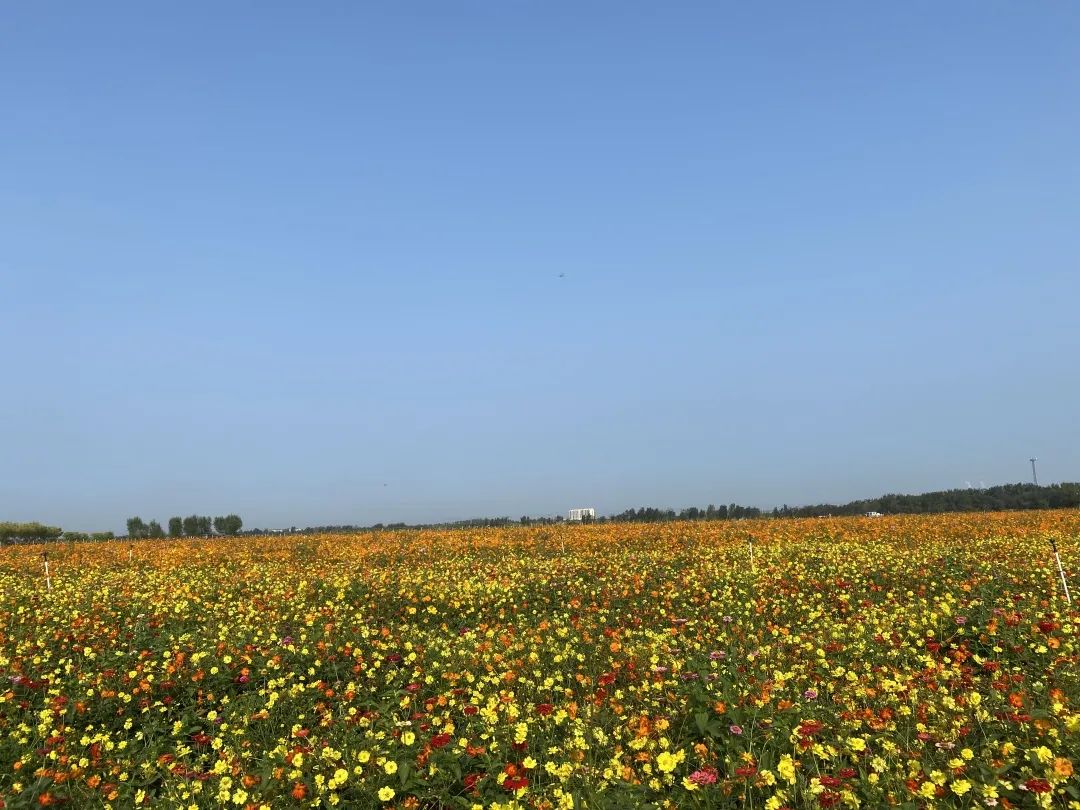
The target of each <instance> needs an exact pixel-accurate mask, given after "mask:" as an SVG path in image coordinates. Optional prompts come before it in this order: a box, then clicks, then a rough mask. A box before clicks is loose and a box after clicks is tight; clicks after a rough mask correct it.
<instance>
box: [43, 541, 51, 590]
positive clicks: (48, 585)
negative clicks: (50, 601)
mask: <svg viewBox="0 0 1080 810" xmlns="http://www.w3.org/2000/svg"><path fill="white" fill-rule="evenodd" d="M41 558H42V559H43V560H45V588H46V590H48V591H52V577H50V576H49V552H47V551H43V552H41Z"/></svg>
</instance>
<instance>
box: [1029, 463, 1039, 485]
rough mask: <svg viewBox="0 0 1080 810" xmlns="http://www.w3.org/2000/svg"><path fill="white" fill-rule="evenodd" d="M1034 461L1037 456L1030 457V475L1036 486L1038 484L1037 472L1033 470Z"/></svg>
mask: <svg viewBox="0 0 1080 810" xmlns="http://www.w3.org/2000/svg"><path fill="white" fill-rule="evenodd" d="M1036 461H1038V459H1037V458H1032V459H1031V477H1032V478H1033V479H1035V486H1038V485H1039V475H1038V473H1036V472H1035V462H1036Z"/></svg>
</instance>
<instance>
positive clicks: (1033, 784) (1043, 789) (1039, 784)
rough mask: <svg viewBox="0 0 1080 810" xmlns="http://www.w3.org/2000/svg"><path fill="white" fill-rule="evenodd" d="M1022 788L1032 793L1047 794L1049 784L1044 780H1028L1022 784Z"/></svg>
mask: <svg viewBox="0 0 1080 810" xmlns="http://www.w3.org/2000/svg"><path fill="white" fill-rule="evenodd" d="M1024 787H1026V788H1027V789H1028V790H1030V791H1031V792H1032V793H1049V792H1050V783H1049V782H1047V781H1046V780H1045V779H1028V780H1027V781H1026V782H1024Z"/></svg>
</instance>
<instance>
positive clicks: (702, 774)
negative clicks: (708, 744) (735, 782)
mask: <svg viewBox="0 0 1080 810" xmlns="http://www.w3.org/2000/svg"><path fill="white" fill-rule="evenodd" d="M690 781H691V782H693V783H694V784H695V785H714V784H716V771H715V770H714V769H713V768H705V769H703V770H700V771H694V772H693V773H692V774H690Z"/></svg>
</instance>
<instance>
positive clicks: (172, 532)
mask: <svg viewBox="0 0 1080 810" xmlns="http://www.w3.org/2000/svg"><path fill="white" fill-rule="evenodd" d="M183 534H184V520H183V518H178V517H171V518H169V537H182V536H183Z"/></svg>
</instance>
